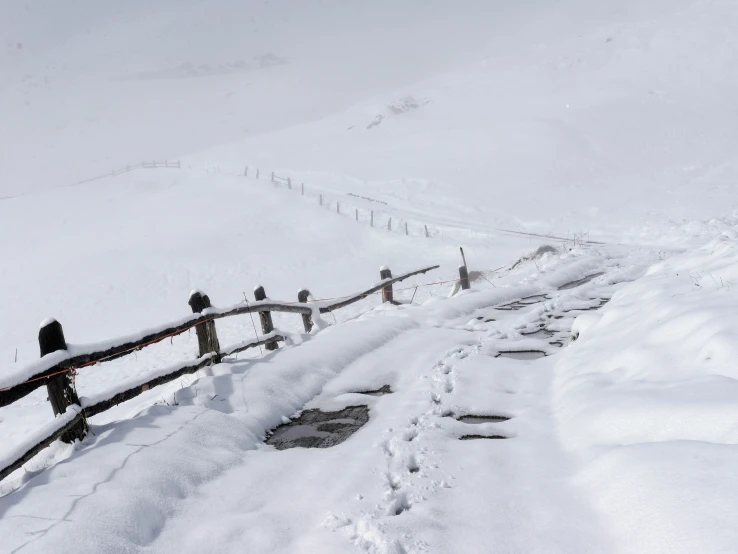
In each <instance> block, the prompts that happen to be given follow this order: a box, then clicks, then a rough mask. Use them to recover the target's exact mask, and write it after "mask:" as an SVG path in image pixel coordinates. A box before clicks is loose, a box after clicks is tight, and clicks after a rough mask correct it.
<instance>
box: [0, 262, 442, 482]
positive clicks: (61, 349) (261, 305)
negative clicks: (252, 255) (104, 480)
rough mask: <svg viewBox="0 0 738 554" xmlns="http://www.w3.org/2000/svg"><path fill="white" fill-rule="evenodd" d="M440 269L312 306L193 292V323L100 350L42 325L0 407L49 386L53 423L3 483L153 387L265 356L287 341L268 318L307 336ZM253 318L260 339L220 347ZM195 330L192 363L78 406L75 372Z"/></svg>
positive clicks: (5, 458) (302, 295) (303, 296)
mask: <svg viewBox="0 0 738 554" xmlns="http://www.w3.org/2000/svg"><path fill="white" fill-rule="evenodd" d="M438 267H439V266H437V265H434V266H430V267H425V268H422V269H418V270H416V271H411V272H408V273H403V274H402V275H399V276H397V277H392V273H391V271H390V270H389V269H387V268H386V267H383V268H382V269H381V270H380V278H381V281H380V282H379V283H377V284H376V285H374V286H373V287H371V288H369V289H367V290H365V291H363V292H360V293H356V294H352V295H349V296H344V297H341V298H338V299H333V300H322V301H311V300H309V298H310V292H309V291H307V290H304V289H303V290H301V291H300V292H299V293H298V300H297V302H274V301H271V300H268V299H267V297H266V292H265V291H264V288H263V287H257V288H256V289H255V290H254V296H255V298H256V301H255V302H252V303H248V302H247V303H246V304H245V305H243V303H242V304H239V305H237V306H233V307H230V308H224V309H219V308H214V307H212V306H211V305H210V299H209V298H208V296H207V295H205V294H203V293H202V292H200V291H192V293H191V294H190V297H189V305H190V308H191V309H192V312H193V314H192V315H191V316H188V317H185V318H183V319H181V320H179V321H175V322H170V323H166V324H163V325H160V326H159V327H157V328H155V329H149V330H146V331H143V332H140V333H138V334H137V335H134V336H129V337H123V338H119V339H115V340H112V341H107V342H105V343H102V344H92V345H88V346H75V347H74V348H73V350H72V351H70V350H69V349H68V347H67V343H66V339H65V337H64V331H63V329H62V326H61V324H60V323H59V322H57V321H56V320H53V319H49V320H46V321H44V322H43V323H42V324H41V329H40V330H39V346H40V350H41V359H40V360H38V361H37V362H35V363H33V364H30V365H28V366H26V367H24V368H23V369H22V370H20V371H17V372H15V373H11V374H10V375H9V377H6V378H5V379H2V380H0V384H1V386H2V387H4V388H0V407H3V406H8V405H9V404H12V403H13V402H16V401H17V400H19V399H21V398H23V397H24V396H26V395H27V394H29V393H31V392H33V391H34V390H36V389H38V388H39V387H42V386H46V388H47V390H48V393H49V402H50V403H51V407H52V410H53V411H54V415H55V416H56V417H55V419H54V420H53V421H52V422H50V423H49V424H48V425H46V426H44V427H43V428H42V429H40V430H39V431H38V432H36V433H35V434H33V435H32V437H31V438H30V439H29V440H28V441H26V443H25V444H23V445H21V446H19V447H17V448H15V449H13V450H12V451H11V452H10V453H8V454H5V455H0V480H2V479H4V478H5V477H7V476H8V475H10V474H11V473H12V472H14V471H15V470H16V469H18V468H20V467H22V466H23V464H24V463H26V462H27V461H28V460H30V459H31V458H33V456H35V455H36V454H38V453H39V452H40V451H41V450H43V449H44V448H46V447H47V446H49V445H50V444H51V443H52V442H53V441H55V440H56V439H58V438H61V439H62V440H63V441H65V442H72V441H74V440H77V439H82V438H84V436H85V435H86V433H87V418H89V417H92V416H94V415H96V414H99V413H101V412H104V411H105V410H108V409H110V408H112V407H113V406H116V405H118V404H120V403H121V402H125V401H127V400H130V399H132V398H135V397H136V396H138V395H140V394H142V393H143V392H145V391H147V390H150V389H152V388H154V387H157V386H159V385H163V384H165V383H169V382H171V381H174V380H175V379H178V378H179V377H182V376H183V375H187V374H191V373H195V372H196V371H198V370H199V369H201V368H203V367H206V366H209V365H211V364H214V363H218V362H219V361H220V360H221V359H223V358H224V357H226V356H230V355H233V354H236V353H238V352H243V351H244V350H247V349H249V348H255V347H257V346H260V345H265V346H266V348H267V349H268V350H274V349H276V348H277V344H278V343H279V342H281V341H284V340H285V336H284V335H283V334H281V333H280V332H279V331H278V330H276V329H275V328H274V325H273V323H272V317H271V312H287V313H294V314H299V315H300V316H301V317H302V322H303V327H304V329H305V332H310V331H311V330H312V328H313V316H314V315H317V314H323V313H329V312H333V311H335V310H339V309H341V308H344V307H346V306H349V305H351V304H353V303H355V302H358V301H359V300H361V299H363V298H366V297H368V296H369V295H371V294H375V293H377V292H379V291H382V300H383V302H393V295H392V285H393V284H394V283H397V282H400V281H404V280H405V279H408V278H410V277H413V276H415V275H420V274H423V273H427V272H428V271H431V270H433V269H437V268H438ZM308 303H309V304H308ZM254 312H256V313H258V314H259V316H260V320H261V327H262V332H263V335H262V337H261V338H259V337H256V338H255V339H252V340H247V341H244V342H241V343H238V344H235V345H232V346H229V347H227V348H221V347H220V344H219V342H218V335H217V330H216V327H215V321H216V320H218V319H221V318H225V317H231V316H236V315H243V314H249V313H254ZM192 328H194V329H195V331H196V333H197V340H198V348H199V356H198V358H197V359H195V360H189V361H186V362H182V363H179V364H176V365H175V366H171V367H168V368H165V369H164V370H157V371H154V372H153V374H149V375H147V376H144V377H143V378H142V380H141V382H140V383H137V384H136V385H134V386H131V387H129V388H127V389H126V390H122V391H115V392H111V393H109V394H102V395H99V394H98V395H96V397H95V398H94V399H92V400H89V401H85V402H80V400H79V398H78V397H77V393H76V390H75V387H74V379H73V378H74V375H75V370H77V369H80V368H83V367H88V366H92V365H95V364H98V363H102V362H107V361H110V360H114V359H116V358H120V357H123V356H127V355H129V354H133V353H134V352H137V351H138V350H141V349H142V348H144V347H146V346H149V345H152V344H154V343H157V342H160V341H162V340H164V339H167V338H170V337H174V336H176V335H180V334H182V333H185V332H186V331H189V330H190V329H192Z"/></svg>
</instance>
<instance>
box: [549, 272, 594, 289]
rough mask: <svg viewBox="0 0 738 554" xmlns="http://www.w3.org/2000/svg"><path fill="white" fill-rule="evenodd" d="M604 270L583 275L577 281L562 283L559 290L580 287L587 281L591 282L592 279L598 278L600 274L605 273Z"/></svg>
mask: <svg viewBox="0 0 738 554" xmlns="http://www.w3.org/2000/svg"><path fill="white" fill-rule="evenodd" d="M604 274H605V273H604V272H602V271H601V272H600V273H593V274H592V275H587V276H586V277H582V278H581V279H577V280H576V281H571V282H570V283H566V284H565V285H561V286H560V287H559V290H568V289H574V288H576V287H580V286H582V285H584V284H586V283H589V282H590V281H591V280H592V279H596V278H597V277H599V276H600V275H604Z"/></svg>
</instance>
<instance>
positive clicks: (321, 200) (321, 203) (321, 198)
mask: <svg viewBox="0 0 738 554" xmlns="http://www.w3.org/2000/svg"><path fill="white" fill-rule="evenodd" d="M320 205H321V206H322V205H323V195H322V194H321V195H320Z"/></svg>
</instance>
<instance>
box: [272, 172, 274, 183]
mask: <svg viewBox="0 0 738 554" xmlns="http://www.w3.org/2000/svg"><path fill="white" fill-rule="evenodd" d="M273 182H274V171H272V183H273Z"/></svg>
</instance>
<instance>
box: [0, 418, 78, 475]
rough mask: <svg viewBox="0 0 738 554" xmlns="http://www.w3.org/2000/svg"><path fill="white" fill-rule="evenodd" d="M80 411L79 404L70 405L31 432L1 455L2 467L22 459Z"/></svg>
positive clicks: (0, 466)
mask: <svg viewBox="0 0 738 554" xmlns="http://www.w3.org/2000/svg"><path fill="white" fill-rule="evenodd" d="M80 411H81V408H80V407H79V406H76V405H72V406H69V407H68V408H67V410H66V411H65V412H64V413H63V414H59V415H58V416H57V417H55V418H54V419H53V420H52V421H50V422H49V423H48V424H46V425H44V426H43V427H41V428H39V429H36V430H34V431H33V432H31V433H30V434H29V435H28V436H27V437H26V441H25V442H24V443H23V444H21V445H18V446H16V447H15V448H11V449H10V450H7V451H5V452H3V453H2V455H0V468H2V469H5V468H7V467H9V466H10V465H12V464H13V463H15V462H16V461H18V460H19V459H21V458H22V457H23V456H24V455H25V454H26V452H28V451H29V450H30V449H31V448H33V447H34V446H36V445H37V444H39V443H41V442H42V441H44V440H46V439H47V438H49V437H50V436H51V435H53V434H54V433H55V432H56V431H58V430H59V429H61V428H62V427H64V426H65V425H67V424H68V423H69V422H70V421H72V420H73V419H74V418H75V417H77V415H79V412H80Z"/></svg>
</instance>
